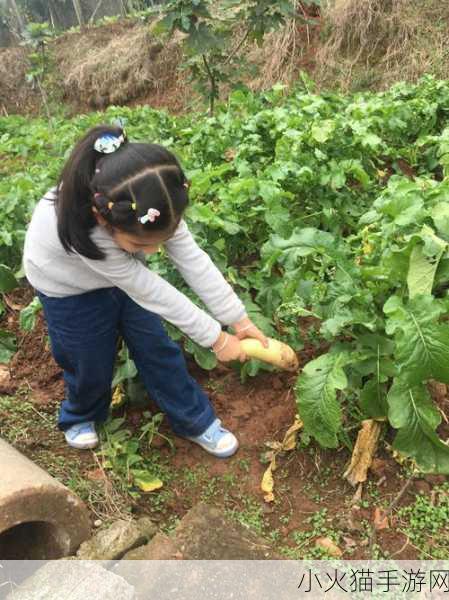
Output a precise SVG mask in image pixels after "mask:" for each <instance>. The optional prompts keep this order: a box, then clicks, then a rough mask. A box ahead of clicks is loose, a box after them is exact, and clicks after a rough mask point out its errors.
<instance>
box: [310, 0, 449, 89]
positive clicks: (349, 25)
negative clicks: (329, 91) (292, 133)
mask: <svg viewBox="0 0 449 600" xmlns="http://www.w3.org/2000/svg"><path fill="white" fill-rule="evenodd" d="M322 21H323V24H322V27H323V30H324V31H326V32H327V36H328V37H327V40H326V41H325V42H324V43H323V44H322V46H321V47H320V48H319V50H318V53H317V63H318V68H317V79H318V80H320V81H321V83H323V84H325V85H329V84H331V85H335V84H339V85H340V87H342V88H343V89H366V88H372V89H374V88H375V89H382V88H385V87H388V86H389V85H391V84H392V83H394V82H396V81H400V80H406V81H416V80H417V79H418V78H419V77H421V76H422V75H423V74H425V73H432V74H433V75H435V76H436V77H439V78H443V79H444V78H447V77H448V76H449V63H448V62H447V52H448V39H449V38H448V34H449V4H448V3H447V2H439V0H428V1H427V2H421V1H420V0H326V1H325V2H324V3H323V5H322Z"/></svg>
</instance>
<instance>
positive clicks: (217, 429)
mask: <svg viewBox="0 0 449 600" xmlns="http://www.w3.org/2000/svg"><path fill="white" fill-rule="evenodd" d="M219 433H222V434H223V433H224V434H226V433H228V432H227V431H226V429H224V428H223V427H222V426H221V421H220V420H218V421H216V422H215V423H213V427H212V426H211V429H210V431H208V432H207V433H203V436H202V437H204V438H205V439H206V440H208V441H210V442H214V443H215V444H217V443H218V441H219V438H218V434H219Z"/></svg>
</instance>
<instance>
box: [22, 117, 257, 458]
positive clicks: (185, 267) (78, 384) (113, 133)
mask: <svg viewBox="0 0 449 600" xmlns="http://www.w3.org/2000/svg"><path fill="white" fill-rule="evenodd" d="M187 188H188V183H187V180H186V177H185V175H184V173H183V171H182V169H181V166H180V165H179V163H178V161H177V159H176V158H175V157H174V156H173V155H172V154H171V153H170V152H169V151H168V150H166V149H165V148H163V147H162V146H159V145H157V144H143V143H131V142H129V141H128V140H127V139H126V136H125V133H124V131H123V129H121V128H120V127H113V126H106V125H102V126H98V127H94V128H93V129H91V130H90V131H89V132H88V133H87V134H86V135H85V136H84V138H82V139H81V140H80V141H79V142H78V144H77V145H76V146H75V148H74V150H73V152H72V154H71V156H70V158H69V159H68V161H67V163H66V165H65V166H64V169H63V171H62V173H61V176H60V179H59V181H58V185H57V186H56V187H55V188H52V189H51V190H50V191H49V192H48V193H47V194H46V195H45V196H44V197H43V198H42V199H41V200H40V201H39V202H38V204H37V206H36V208H35V210H34V213H33V217H32V219H31V223H30V225H29V228H28V231H27V234H26V239H25V250H24V268H25V273H26V276H27V278H28V280H29V282H30V283H31V285H32V286H33V287H34V288H35V289H36V292H37V294H38V296H39V298H40V300H41V302H42V305H43V309H44V315H45V318H46V321H47V324H48V333H49V337H50V341H51V347H52V353H53V356H54V358H55V360H56V362H57V363H58V365H59V366H60V367H61V368H62V369H63V370H64V381H65V387H66V394H65V399H64V400H63V402H62V405H61V410H60V414H59V420H58V427H59V429H61V430H62V431H64V433H65V438H66V440H67V442H68V444H69V445H70V446H73V447H74V448H93V447H95V446H96V445H97V444H98V436H97V433H96V431H95V423H100V422H104V421H105V420H106V419H107V415H108V409H109V405H110V401H111V381H112V375H113V367H114V360H115V350H116V342H117V337H118V335H119V334H120V335H122V337H123V339H124V340H125V342H126V344H127V346H128V348H129V351H130V353H131V356H132V358H133V360H134V362H135V364H136V367H137V369H138V372H139V375H140V377H141V379H142V381H143V383H144V385H145V387H146V390H147V391H148V393H149V395H150V396H151V397H152V398H153V399H154V400H155V402H156V403H157V404H158V406H159V407H160V409H161V410H162V411H163V412H165V413H166V415H167V417H168V419H169V422H170V425H171V427H172V429H173V431H174V433H176V434H177V435H179V436H182V437H185V438H187V439H189V440H191V441H193V442H196V443H197V444H199V445H200V446H201V447H202V448H204V449H205V450H206V451H208V452H210V453H211V454H213V455H215V456H219V457H227V456H231V455H232V454H234V452H235V451H236V450H237V448H238V441H237V439H236V437H235V436H234V435H233V434H232V433H231V432H230V431H228V430H227V429H225V428H223V427H222V426H221V421H220V419H218V418H217V417H216V415H215V412H214V409H213V407H212V405H211V403H210V401H209V398H208V397H207V395H206V394H205V393H204V391H203V390H202V389H201V388H200V386H199V385H198V383H197V382H196V381H195V380H194V379H193V378H192V377H191V376H190V375H189V373H188V372H187V370H186V365H185V361H184V358H183V355H182V352H181V350H180V348H179V347H178V346H177V345H176V344H175V343H173V342H172V341H171V340H170V338H169V337H168V335H167V333H166V332H165V330H164V328H163V326H162V322H161V318H160V317H162V318H164V319H165V320H167V321H169V322H170V323H172V324H173V325H176V326H177V327H178V328H179V329H180V330H181V331H183V332H184V333H185V334H186V335H187V336H189V337H190V338H191V339H193V340H194V341H195V342H197V343H198V344H200V345H201V346H203V347H205V348H212V349H213V351H214V352H215V354H216V356H217V358H218V359H219V360H221V361H230V360H235V359H238V360H240V361H244V360H245V359H246V357H245V354H244V353H243V351H242V349H241V347H240V342H239V339H242V338H244V337H253V338H256V339H259V340H260V341H261V342H262V343H263V344H264V345H266V344H267V340H266V338H265V336H264V334H263V333H262V332H261V331H260V330H259V329H257V327H256V326H255V325H254V324H253V323H252V322H251V321H250V319H249V318H248V316H247V314H246V311H245V307H244V306H243V304H242V302H241V301H240V300H239V298H238V297H237V296H236V294H235V293H234V291H233V290H232V288H231V287H230V285H229V284H228V283H227V282H226V281H225V279H224V278H223V276H222V275H221V273H220V272H219V270H218V269H217V267H216V266H215V265H214V264H213V262H212V261H211V259H210V258H209V256H208V255H207V254H206V253H205V252H204V251H203V250H201V249H200V248H199V246H198V245H197V244H196V243H195V241H194V240H193V238H192V236H191V234H190V232H189V229H188V228H187V225H186V223H185V221H184V220H183V213H184V210H185V209H186V207H187V204H188V194H187ZM161 245H164V247H165V250H166V253H167V255H168V257H169V259H170V260H171V261H172V262H173V263H174V265H175V266H176V268H177V269H178V270H179V272H180V273H181V274H182V276H183V278H184V279H185V281H186V282H187V284H188V285H189V286H190V287H191V288H192V290H194V291H195V292H196V293H197V294H198V296H199V297H200V298H201V299H202V300H203V302H204V303H205V305H206V306H207V307H208V309H209V310H210V312H211V313H212V314H213V315H214V317H215V318H212V317H211V316H209V315H208V314H207V313H205V312H204V311H203V310H201V309H200V308H198V307H197V306H196V305H195V304H193V303H192V302H191V301H190V300H189V299H188V298H187V297H186V296H185V295H184V294H182V293H181V292H179V291H178V290H177V289H176V288H175V287H173V286H172V285H170V284H169V283H168V282H166V281H165V280H164V279H162V278H161V277H160V276H158V275H157V274H156V273H153V272H152V271H151V270H150V269H148V268H147V266H146V265H145V262H144V259H143V257H144V255H145V254H153V253H155V252H158V250H159V248H160V246H161ZM220 323H221V324H223V325H230V326H232V328H233V330H234V332H235V335H231V334H229V333H226V332H224V331H222V329H221V325H220Z"/></svg>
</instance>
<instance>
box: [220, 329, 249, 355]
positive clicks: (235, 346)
mask: <svg viewBox="0 0 449 600" xmlns="http://www.w3.org/2000/svg"><path fill="white" fill-rule="evenodd" d="M212 350H213V351H214V352H215V356H216V357H217V358H218V360H219V361H221V362H228V361H230V360H239V361H240V362H245V360H246V354H245V353H244V352H243V350H242V348H241V346H240V340H239V339H238V337H236V336H235V335H231V334H229V333H226V332H225V331H222V332H221V333H220V335H219V336H218V340H217V341H216V342H215V344H214V345H213V346H212Z"/></svg>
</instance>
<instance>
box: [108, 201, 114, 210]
mask: <svg viewBox="0 0 449 600" xmlns="http://www.w3.org/2000/svg"><path fill="white" fill-rule="evenodd" d="M113 206H114V203H113V202H108V208H109V210H112V207H113Z"/></svg>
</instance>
